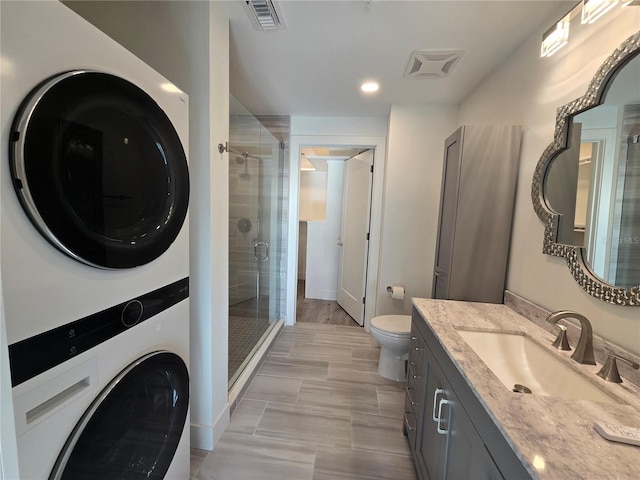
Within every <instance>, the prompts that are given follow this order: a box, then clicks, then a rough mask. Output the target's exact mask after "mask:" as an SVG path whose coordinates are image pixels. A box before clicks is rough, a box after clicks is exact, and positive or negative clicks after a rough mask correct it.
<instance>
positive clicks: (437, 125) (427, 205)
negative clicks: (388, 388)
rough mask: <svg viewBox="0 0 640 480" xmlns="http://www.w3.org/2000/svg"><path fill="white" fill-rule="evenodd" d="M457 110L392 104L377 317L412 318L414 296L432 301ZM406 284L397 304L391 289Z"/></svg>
mask: <svg viewBox="0 0 640 480" xmlns="http://www.w3.org/2000/svg"><path fill="white" fill-rule="evenodd" d="M457 117H458V109H457V107H453V106H440V105H393V106H392V108H391V115H390V119H389V139H388V152H387V168H386V174H385V186H384V209H383V220H382V225H383V231H382V249H381V252H380V264H379V272H378V289H377V296H378V299H377V314H378V315H389V314H410V313H411V297H431V289H432V282H433V268H434V262H435V250H436V236H437V229H438V211H439V208H440V188H441V178H442V167H443V158H444V140H445V138H447V137H448V136H449V135H450V134H451V133H453V131H454V130H455V129H456V128H457V126H458V125H457ZM396 283H397V284H402V285H404V287H405V299H404V300H395V299H392V298H391V294H390V293H388V292H387V290H386V288H387V286H388V285H393V284H396Z"/></svg>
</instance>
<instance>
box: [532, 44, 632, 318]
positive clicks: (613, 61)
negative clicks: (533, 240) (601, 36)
mask: <svg viewBox="0 0 640 480" xmlns="http://www.w3.org/2000/svg"><path fill="white" fill-rule="evenodd" d="M636 55H640V32H638V33H635V34H634V35H632V36H631V37H629V38H627V40H625V41H624V42H623V43H622V44H621V45H620V46H619V47H618V48H617V49H616V50H615V51H614V52H613V54H611V55H610V56H609V58H607V60H606V61H605V62H604V63H603V64H602V65H601V66H600V68H599V69H598V71H597V72H596V74H595V76H594V77H593V79H592V80H591V82H590V83H589V86H588V88H587V93H586V94H585V95H584V96H582V97H580V98H578V99H576V100H574V101H572V102H570V103H567V104H566V105H564V106H562V107H560V108H558V110H557V113H556V125H555V131H554V134H553V142H552V143H551V144H549V146H548V147H547V148H546V149H545V150H544V152H543V153H542V156H541V157H540V160H539V161H538V164H537V165H536V169H535V171H534V174H533V183H532V187H531V199H532V201H533V208H534V210H535V212H536V214H537V215H538V218H540V220H542V222H543V223H544V241H543V248H542V252H543V253H545V254H547V255H553V256H557V257H563V258H565V259H566V261H567V265H568V267H569V271H570V272H571V275H572V276H573V278H574V279H575V280H576V281H577V282H578V284H579V285H580V286H581V287H582V289H583V290H584V291H585V292H587V293H588V294H589V295H591V296H593V297H596V298H599V299H601V300H603V301H605V302H608V303H611V304H614V305H623V306H636V307H637V306H640V285H638V286H636V287H631V288H622V287H616V286H613V285H610V284H607V283H604V281H603V280H601V279H600V278H598V277H597V276H596V275H594V274H593V272H592V271H591V270H590V268H589V267H588V265H587V264H586V262H585V259H584V257H585V249H584V248H583V247H580V246H574V245H564V244H561V243H556V239H557V235H558V225H559V215H558V214H557V213H555V212H554V211H552V210H551V209H550V208H549V207H548V206H547V203H546V201H545V198H544V191H543V189H544V179H545V175H546V172H547V169H548V168H549V166H550V164H551V162H552V161H553V160H554V159H555V157H556V156H557V155H558V154H559V153H560V152H562V151H563V150H566V149H567V147H568V142H569V131H568V130H569V125H570V123H571V119H572V118H573V116H575V115H577V114H578V113H581V112H583V111H585V110H588V109H590V108H593V107H596V106H598V105H601V104H602V102H603V99H604V96H605V94H606V91H607V87H608V86H609V83H610V80H611V79H612V77H613V76H614V75H615V73H616V72H617V71H618V70H619V69H621V68H622V67H623V66H624V65H626V64H627V63H628V62H629V61H630V60H631V59H632V58H634V57H635V56H636Z"/></svg>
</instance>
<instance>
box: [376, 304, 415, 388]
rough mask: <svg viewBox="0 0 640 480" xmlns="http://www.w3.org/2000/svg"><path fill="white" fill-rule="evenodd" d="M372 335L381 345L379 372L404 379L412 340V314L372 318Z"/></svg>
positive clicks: (393, 378)
mask: <svg viewBox="0 0 640 480" xmlns="http://www.w3.org/2000/svg"><path fill="white" fill-rule="evenodd" d="M370 331H371V335H373V338H374V339H375V340H376V342H378V344H379V345H380V359H379V360H378V373H379V374H380V375H382V376H383V377H385V378H388V379H390V380H398V381H402V380H404V379H405V376H406V366H405V364H406V361H407V359H408V358H409V342H410V340H411V316H409V315H381V316H379V317H374V318H372V319H371V326H370Z"/></svg>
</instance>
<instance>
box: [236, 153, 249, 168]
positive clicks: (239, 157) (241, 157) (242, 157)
mask: <svg viewBox="0 0 640 480" xmlns="http://www.w3.org/2000/svg"><path fill="white" fill-rule="evenodd" d="M248 156H249V152H242V153H241V154H240V155H236V163H237V164H238V165H242V164H243V163H245V162H246V161H247V157H248Z"/></svg>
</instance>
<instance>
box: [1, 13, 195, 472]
mask: <svg viewBox="0 0 640 480" xmlns="http://www.w3.org/2000/svg"><path fill="white" fill-rule="evenodd" d="M0 8H2V11H1V16H0V18H1V21H2V27H1V36H2V37H1V52H0V53H1V59H2V77H1V83H0V89H1V102H2V111H1V122H2V137H1V140H2V152H3V153H2V157H1V158H2V162H1V163H2V165H1V167H0V168H1V169H2V171H1V179H2V183H1V185H0V194H1V199H2V210H1V213H0V218H1V224H0V242H1V243H0V245H1V262H0V267H1V273H2V282H3V289H4V306H5V317H6V329H7V343H8V344H9V359H10V369H11V381H12V393H13V401H14V410H15V420H16V430H17V437H18V438H17V444H18V458H19V466H20V475H21V478H25V479H44V478H51V479H57V478H64V479H72V478H91V479H110V480H113V479H119V478H123V479H124V478H126V479H135V478H145V479H147V478H156V479H160V478H167V479H186V478H188V477H189V374H188V364H189V298H188V297H189V286H188V281H189V278H188V276H189V250H188V216H187V206H188V198H189V178H188V166H187V157H186V154H185V151H186V148H187V144H188V99H187V96H186V95H185V94H184V93H183V92H181V91H179V89H177V88H176V87H175V86H173V85H172V84H170V82H168V81H167V80H166V79H164V78H163V77H162V76H161V75H159V74H158V73H157V72H155V71H154V70H152V69H151V68H150V67H149V66H147V65H146V64H144V63H143V62H141V61H140V60H139V59H138V58H136V57H135V56H134V55H133V54H131V53H130V52H128V51H127V50H126V49H124V48H123V47H122V46H120V45H119V44H117V43H116V42H115V41H113V40H112V39H110V38H109V37H108V36H106V35H105V34H104V33H102V32H101V31H99V30H98V29H96V28H95V27H93V26H92V25H90V24H89V23H88V22H86V21H85V20H84V19H82V18H81V17H79V16H78V15H77V14H75V13H74V12H72V11H71V10H70V9H68V8H67V7H66V6H64V5H63V4H61V3H59V2H58V1H38V2H20V1H16V2H12V1H2V2H0Z"/></svg>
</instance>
